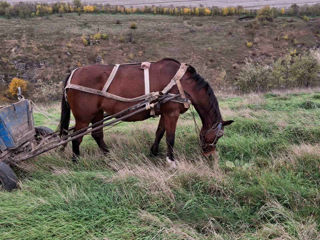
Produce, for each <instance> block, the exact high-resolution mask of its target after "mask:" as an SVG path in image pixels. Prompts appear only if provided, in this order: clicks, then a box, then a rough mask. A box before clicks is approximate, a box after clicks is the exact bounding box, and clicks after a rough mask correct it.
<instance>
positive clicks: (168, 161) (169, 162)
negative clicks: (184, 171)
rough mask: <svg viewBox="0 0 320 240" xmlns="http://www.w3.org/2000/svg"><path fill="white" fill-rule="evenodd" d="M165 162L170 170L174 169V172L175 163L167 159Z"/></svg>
mask: <svg viewBox="0 0 320 240" xmlns="http://www.w3.org/2000/svg"><path fill="white" fill-rule="evenodd" d="M166 160H167V163H168V165H169V168H170V169H174V170H175V169H177V164H176V161H174V160H171V159H170V158H169V157H167V158H166Z"/></svg>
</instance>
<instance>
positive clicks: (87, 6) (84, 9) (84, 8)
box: [83, 5, 95, 13]
mask: <svg viewBox="0 0 320 240" xmlns="http://www.w3.org/2000/svg"><path fill="white" fill-rule="evenodd" d="M83 11H84V12H87V13H90V12H94V11H95V6H92V5H86V6H84V7H83Z"/></svg>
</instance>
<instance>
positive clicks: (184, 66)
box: [162, 63, 190, 108]
mask: <svg viewBox="0 0 320 240" xmlns="http://www.w3.org/2000/svg"><path fill="white" fill-rule="evenodd" d="M188 67H189V66H188V64H185V63H181V65H180V68H179V70H178V71H177V73H176V74H175V75H174V77H173V78H172V79H171V81H170V83H169V84H168V85H167V86H166V87H165V88H164V89H163V90H162V94H166V93H167V92H169V91H170V90H171V88H172V87H173V86H174V85H177V87H178V90H179V93H180V95H181V97H182V98H184V99H185V98H186V95H185V93H184V90H183V87H182V84H181V82H180V80H181V78H182V77H183V76H184V74H185V73H186V71H187V69H188ZM183 105H184V107H185V108H189V106H190V104H189V103H188V102H184V103H183Z"/></svg>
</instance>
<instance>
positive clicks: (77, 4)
mask: <svg viewBox="0 0 320 240" xmlns="http://www.w3.org/2000/svg"><path fill="white" fill-rule="evenodd" d="M73 6H74V7H75V8H76V9H78V8H81V7H82V3H81V0H73Z"/></svg>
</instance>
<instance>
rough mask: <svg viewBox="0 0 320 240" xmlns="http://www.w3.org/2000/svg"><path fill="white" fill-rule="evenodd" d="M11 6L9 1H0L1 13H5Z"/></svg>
mask: <svg viewBox="0 0 320 240" xmlns="http://www.w3.org/2000/svg"><path fill="white" fill-rule="evenodd" d="M9 7H10V4H9V3H7V2H5V1H4V2H2V1H1V2H0V15H2V16H3V15H4V14H5V13H6V9H7V8H9Z"/></svg>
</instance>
